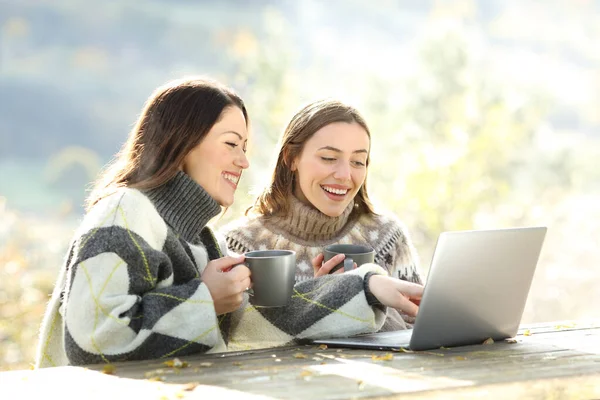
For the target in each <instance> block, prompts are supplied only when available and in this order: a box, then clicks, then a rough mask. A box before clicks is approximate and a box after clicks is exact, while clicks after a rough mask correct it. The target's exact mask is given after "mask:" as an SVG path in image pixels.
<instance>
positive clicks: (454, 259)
mask: <svg viewBox="0 0 600 400" xmlns="http://www.w3.org/2000/svg"><path fill="white" fill-rule="evenodd" d="M546 230H547V228H546V227H526V228H510V229H494V230H473V231H456V232H444V233H442V234H441V235H440V236H439V238H438V241H437V244H436V247H435V252H434V255H433V258H432V261H431V268H430V269H429V274H428V278H427V283H426V285H425V289H424V292H423V297H422V299H421V304H420V306H419V314H418V315H417V318H416V320H415V324H414V326H413V329H408V330H402V331H394V332H378V333H371V334H366V335H359V336H354V337H349V338H335V339H319V340H313V341H312V343H314V344H326V345H328V346H331V347H353V348H362V349H380V350H389V349H398V348H408V349H410V350H414V351H418V350H430V349H436V348H439V347H454V346H463V345H471V344H481V343H483V342H484V341H485V340H487V339H489V338H492V339H493V340H502V339H506V338H510V337H514V336H516V334H517V330H518V328H519V323H520V321H521V317H522V316H523V309H524V308H525V302H526V300H527V295H528V293H529V288H530V286H531V281H532V279H533V273H534V270H535V267H536V265H537V262H538V258H539V255H540V251H541V249H542V244H543V242H544V238H545V236H546Z"/></svg>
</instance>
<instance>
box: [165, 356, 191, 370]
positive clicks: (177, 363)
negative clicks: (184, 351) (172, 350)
mask: <svg viewBox="0 0 600 400" xmlns="http://www.w3.org/2000/svg"><path fill="white" fill-rule="evenodd" d="M163 364H164V365H166V366H167V367H170V368H187V367H189V366H190V365H189V364H188V363H187V362H186V361H181V360H180V359H179V358H174V359H172V360H169V361H165V362H164V363H163Z"/></svg>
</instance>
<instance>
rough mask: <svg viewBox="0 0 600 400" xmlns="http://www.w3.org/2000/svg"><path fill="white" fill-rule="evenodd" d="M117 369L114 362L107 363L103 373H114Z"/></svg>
mask: <svg viewBox="0 0 600 400" xmlns="http://www.w3.org/2000/svg"><path fill="white" fill-rule="evenodd" d="M116 370H117V369H116V368H115V366H114V365H112V364H106V365H105V366H104V367H103V368H102V373H103V374H107V375H113V374H114V373H115V371H116Z"/></svg>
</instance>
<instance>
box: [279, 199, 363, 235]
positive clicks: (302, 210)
mask: <svg viewBox="0 0 600 400" xmlns="http://www.w3.org/2000/svg"><path fill="white" fill-rule="evenodd" d="M288 201H289V206H290V208H289V210H288V213H287V215H285V216H283V217H281V216H274V217H271V218H269V219H268V224H270V225H273V226H275V227H277V228H279V230H281V231H283V232H286V233H288V234H289V235H292V236H295V237H297V238H299V239H301V240H303V241H306V242H317V241H326V240H331V239H333V238H336V237H339V236H341V235H340V234H341V233H342V232H343V231H345V229H344V228H345V227H346V225H347V223H348V222H349V221H350V220H351V219H353V218H351V214H352V211H353V210H354V202H351V203H350V204H349V205H348V207H346V209H345V210H344V212H343V213H342V214H341V215H340V216H339V217H329V216H327V215H325V214H323V213H322V212H321V211H319V210H317V209H316V208H315V207H313V206H309V205H307V204H304V203H302V202H301V201H300V200H298V198H297V197H296V196H294V195H290V196H289V197H288Z"/></svg>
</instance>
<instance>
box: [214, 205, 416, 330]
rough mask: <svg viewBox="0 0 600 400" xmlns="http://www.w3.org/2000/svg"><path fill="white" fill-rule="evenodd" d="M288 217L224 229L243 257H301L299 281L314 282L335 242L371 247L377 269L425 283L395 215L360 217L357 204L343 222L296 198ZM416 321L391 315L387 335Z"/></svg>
mask: <svg viewBox="0 0 600 400" xmlns="http://www.w3.org/2000/svg"><path fill="white" fill-rule="evenodd" d="M288 202H289V205H290V207H289V210H288V213H287V215H283V216H275V217H270V218H266V217H264V216H251V217H244V218H240V219H238V220H235V221H233V222H231V223H229V224H228V225H226V226H225V227H223V228H222V230H221V232H222V233H223V234H224V235H225V236H226V238H227V245H228V247H229V248H230V249H231V250H233V251H235V252H238V253H240V254H242V253H245V252H248V251H252V250H264V249H289V250H294V251H295V252H296V261H297V263H298V266H297V268H296V282H303V281H306V280H311V279H313V276H314V272H313V267H312V259H313V258H315V257H316V256H317V255H318V254H319V253H322V252H323V249H324V247H325V246H327V245H329V244H334V243H351V244H360V245H367V246H370V247H372V248H373V249H374V250H375V264H377V265H380V266H381V267H383V268H384V269H385V270H386V271H387V272H388V274H389V275H390V276H393V277H395V278H398V279H402V280H406V281H409V282H414V283H418V284H422V282H423V280H422V278H421V274H420V272H419V268H418V264H419V260H418V256H417V252H416V250H415V248H414V246H413V243H412V241H411V240H410V236H409V235H408V231H407V229H406V228H405V227H404V224H402V223H401V222H400V221H399V220H398V219H397V218H395V217H394V216H393V215H386V214H378V215H371V214H362V215H358V213H357V212H356V210H355V208H354V204H352V203H351V204H350V205H348V207H347V208H346V210H345V211H344V212H343V213H342V215H340V216H339V217H329V216H327V215H325V214H323V213H321V212H320V211H319V210H317V209H316V208H314V207H311V206H309V205H306V204H304V203H302V202H301V201H300V200H298V199H297V198H296V197H295V196H290V197H289V198H288ZM414 321H415V319H414V318H413V317H410V316H408V315H406V314H402V313H399V312H398V311H396V310H393V309H389V308H388V310H387V319H386V322H385V325H384V326H383V327H382V330H383V331H393V330H399V329H406V328H410V327H412V325H411V324H413V323H414Z"/></svg>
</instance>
